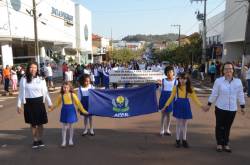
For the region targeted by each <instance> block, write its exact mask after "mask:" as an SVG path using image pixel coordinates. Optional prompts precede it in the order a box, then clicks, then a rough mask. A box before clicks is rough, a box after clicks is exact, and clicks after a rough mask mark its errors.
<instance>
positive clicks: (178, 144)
mask: <svg viewBox="0 0 250 165" xmlns="http://www.w3.org/2000/svg"><path fill="white" fill-rule="evenodd" d="M175 147H176V148H180V147H181V141H180V140H176V143H175Z"/></svg>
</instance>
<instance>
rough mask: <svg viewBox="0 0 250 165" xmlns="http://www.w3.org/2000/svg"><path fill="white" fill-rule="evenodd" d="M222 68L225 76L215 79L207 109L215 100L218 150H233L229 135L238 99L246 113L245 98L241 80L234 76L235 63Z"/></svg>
mask: <svg viewBox="0 0 250 165" xmlns="http://www.w3.org/2000/svg"><path fill="white" fill-rule="evenodd" d="M222 70H223V73H224V76H223V77H220V78H218V79H217V80H216V81H215V83H214V86H213V90H212V94H211V95H210V97H209V99H208V107H207V110H209V109H210V106H211V104H212V103H213V102H215V117H216V130H215V132H216V133H215V134H216V140H217V148H216V151H218V152H222V151H223V150H224V151H226V152H231V148H230V147H229V135H230V129H231V126H232V124H233V121H234V118H235V115H236V111H237V101H238V102H239V103H240V107H241V112H242V114H245V111H244V108H245V98H244V92H243V86H242V83H241V80H240V79H238V78H234V77H233V74H234V68H233V64H232V63H231V62H226V63H225V64H224V66H223V69H222Z"/></svg>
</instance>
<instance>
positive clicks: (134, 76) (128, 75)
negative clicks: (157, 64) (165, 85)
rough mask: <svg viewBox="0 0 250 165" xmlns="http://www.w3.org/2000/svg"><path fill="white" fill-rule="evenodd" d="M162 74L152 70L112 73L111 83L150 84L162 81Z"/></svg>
mask: <svg viewBox="0 0 250 165" xmlns="http://www.w3.org/2000/svg"><path fill="white" fill-rule="evenodd" d="M162 77H163V74H162V73H161V72H153V71H150V70H148V71H147V70H146V71H145V70H124V71H110V73H109V79H110V82H111V83H150V82H156V81H157V80H162Z"/></svg>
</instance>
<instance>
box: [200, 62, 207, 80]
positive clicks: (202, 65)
mask: <svg viewBox="0 0 250 165" xmlns="http://www.w3.org/2000/svg"><path fill="white" fill-rule="evenodd" d="M205 70H206V65H205V64H204V63H202V64H201V66H200V73H201V80H202V81H204V80H205V78H204V73H205Z"/></svg>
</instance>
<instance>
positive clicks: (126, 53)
mask: <svg viewBox="0 0 250 165" xmlns="http://www.w3.org/2000/svg"><path fill="white" fill-rule="evenodd" d="M110 57H111V59H112V60H114V61H116V62H122V63H126V62H129V61H131V60H139V59H141V57H142V50H138V51H132V50H130V49H127V48H124V49H119V50H117V49H115V50H113V51H112V53H111V54H110Z"/></svg>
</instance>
